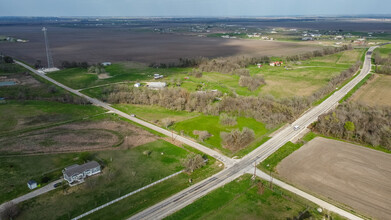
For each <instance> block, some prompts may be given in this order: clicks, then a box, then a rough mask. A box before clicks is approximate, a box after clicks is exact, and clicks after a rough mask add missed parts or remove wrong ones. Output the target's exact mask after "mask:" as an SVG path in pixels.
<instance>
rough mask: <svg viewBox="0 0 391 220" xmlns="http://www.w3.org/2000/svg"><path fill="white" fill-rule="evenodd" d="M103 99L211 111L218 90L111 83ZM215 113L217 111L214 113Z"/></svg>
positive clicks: (112, 101)
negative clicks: (144, 86) (197, 90)
mask: <svg viewBox="0 0 391 220" xmlns="http://www.w3.org/2000/svg"><path fill="white" fill-rule="evenodd" d="M102 92H103V100H105V101H108V102H110V103H128V104H143V105H158V106H161V107H165V108H168V109H172V110H186V111H189V112H193V111H197V112H203V113H211V112H212V110H211V108H212V104H213V102H214V101H215V99H216V97H218V96H221V93H219V92H194V93H190V92H188V91H187V90H186V89H182V88H166V89H162V90H159V91H156V90H151V89H148V88H134V87H133V86H129V85H113V86H110V87H107V88H105V89H104V90H103V91H102ZM216 114H217V113H216Z"/></svg>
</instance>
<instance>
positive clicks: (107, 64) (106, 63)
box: [101, 62, 111, 66]
mask: <svg viewBox="0 0 391 220" xmlns="http://www.w3.org/2000/svg"><path fill="white" fill-rule="evenodd" d="M101 64H102V66H110V65H111V62H103V63H101Z"/></svg>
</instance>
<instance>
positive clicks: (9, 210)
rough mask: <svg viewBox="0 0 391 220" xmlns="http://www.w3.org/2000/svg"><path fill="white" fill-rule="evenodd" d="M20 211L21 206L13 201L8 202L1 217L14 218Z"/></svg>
mask: <svg viewBox="0 0 391 220" xmlns="http://www.w3.org/2000/svg"><path fill="white" fill-rule="evenodd" d="M19 213H20V208H19V206H17V205H16V204H15V203H13V202H7V203H6V204H5V205H4V206H3V211H2V212H1V219H14V218H15V217H16V216H18V215H19Z"/></svg>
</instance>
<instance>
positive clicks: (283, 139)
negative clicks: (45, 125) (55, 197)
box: [17, 47, 376, 219]
mask: <svg viewBox="0 0 391 220" xmlns="http://www.w3.org/2000/svg"><path fill="white" fill-rule="evenodd" d="M375 48H376V47H371V48H370V49H369V50H368V52H367V55H366V57H365V61H364V65H363V68H362V70H361V72H360V73H359V74H358V75H357V76H356V77H355V78H354V79H353V80H351V81H350V82H349V83H347V84H346V85H345V86H344V87H343V88H341V89H340V90H338V91H337V92H335V93H334V94H333V95H332V96H330V97H329V98H327V99H326V100H325V101H323V102H322V103H321V104H319V105H318V106H316V107H314V108H312V109H311V110H309V111H307V112H306V113H305V114H303V115H302V116H301V117H300V118H299V119H297V120H296V121H295V122H294V123H292V126H288V127H286V128H285V129H283V130H281V131H280V132H279V133H277V134H276V135H274V136H273V137H272V138H271V139H270V140H268V141H267V142H265V143H264V144H262V145H261V146H259V147H258V148H257V149H255V150H254V151H252V152H251V153H249V154H248V155H246V156H244V157H243V158H242V159H241V160H233V159H231V158H228V157H226V156H224V155H222V154H220V153H218V152H216V151H214V150H211V149H209V148H207V147H205V146H203V145H201V144H198V143H196V142H194V141H191V140H189V139H186V138H184V137H181V136H179V135H176V134H172V132H170V131H167V130H165V129H162V128H160V127H158V126H155V125H153V124H150V123H148V122H145V121H142V120H140V119H138V118H135V117H131V116H130V115H128V114H126V113H124V112H121V111H119V110H117V109H114V108H112V107H111V106H110V105H109V104H107V103H104V102H102V101H99V100H97V99H94V98H91V97H88V96H86V95H84V94H82V93H80V92H79V91H77V90H74V89H71V88H69V87H67V86H65V85H63V84H61V83H59V82H57V81H55V80H53V79H51V78H50V77H47V76H46V75H45V74H42V73H39V72H38V71H36V70H34V69H33V68H31V67H29V66H27V65H25V64H23V63H21V62H17V63H18V64H19V65H22V66H24V67H25V68H27V69H29V70H30V71H32V72H34V73H35V74H38V75H39V76H41V77H43V78H45V79H46V80H48V81H50V82H52V83H54V84H56V85H58V86H60V87H62V88H64V89H66V90H68V91H70V92H72V93H74V94H76V95H78V96H81V97H84V98H86V99H88V100H89V101H90V102H91V103H93V104H94V105H97V106H101V107H103V108H105V109H107V110H109V111H112V112H114V113H116V114H118V115H121V116H122V117H124V118H127V119H129V120H132V121H134V122H136V123H138V124H141V125H143V126H145V127H148V128H150V129H153V130H155V131H158V132H160V133H162V134H165V135H167V136H173V137H174V138H175V139H176V140H178V141H181V142H183V143H185V144H188V145H190V146H192V147H194V148H196V149H198V150H200V151H202V152H204V153H207V154H209V155H211V156H213V157H214V158H216V159H218V160H220V161H222V162H223V163H224V164H225V169H224V170H223V171H221V172H219V173H217V174H215V175H213V176H212V177H210V178H208V179H205V180H203V181H201V182H199V183H197V184H195V185H193V186H191V187H188V188H186V189H185V190H183V191H181V192H179V193H177V194H175V195H173V196H171V197H170V198H168V199H166V200H164V201H162V202H160V203H158V204H156V205H154V206H152V207H150V208H148V209H146V210H144V211H142V212H140V213H137V214H136V215H134V216H132V217H131V218H130V219H162V218H164V217H166V216H168V215H170V214H172V213H174V212H176V211H178V210H180V209H182V208H184V207H185V206H187V205H188V204H190V203H192V202H193V201H195V200H196V199H198V198H200V197H202V196H204V195H206V194H207V193H209V192H211V191H212V190H214V189H216V188H218V187H220V186H223V185H224V184H226V183H228V182H230V181H233V180H234V179H236V178H238V177H239V176H241V175H243V174H244V173H247V172H251V171H253V169H254V163H256V164H258V163H260V162H261V161H263V160H264V159H266V158H267V157H268V156H270V155H271V154H272V153H274V152H275V151H276V150H278V149H279V148H280V147H281V146H283V145H284V144H285V143H287V142H288V141H291V140H292V139H294V138H295V137H296V136H298V135H300V133H301V132H304V131H305V128H306V127H307V126H308V125H310V124H311V123H313V122H315V121H316V120H317V119H318V116H319V115H321V114H323V113H326V112H328V111H329V110H331V109H333V108H335V107H336V106H337V105H338V101H339V100H340V99H342V98H343V97H344V96H345V95H346V94H347V93H348V91H350V90H351V89H352V88H353V87H354V86H355V85H356V84H357V83H358V82H360V81H361V80H362V79H363V78H364V77H365V76H366V75H367V74H368V73H369V72H370V70H371V55H372V51H373V50H374V49H375ZM296 125H298V126H299V127H300V128H299V129H296V130H294V129H293V126H296ZM280 182H281V181H280ZM285 185H287V184H285ZM287 186H289V185H287ZM289 187H291V188H293V187H292V186H289ZM294 189H295V188H294ZM296 190H297V189H296ZM307 195H308V194H307ZM303 197H304V198H306V199H309V200H311V201H313V200H314V198H312V197H310V196H306V195H304V196H303ZM315 199H316V198H315ZM320 201H321V200H320ZM322 202H323V203H325V202H324V201H322ZM317 204H319V203H317ZM327 204H328V203H327ZM328 206H329V207H334V208H333V211H334V212H336V213H338V214H340V215H342V216H345V217H347V218H349V219H360V218H358V217H356V216H354V215H352V214H350V213H348V212H346V211H344V210H341V209H339V208H337V207H335V206H332V205H331V204H328Z"/></svg>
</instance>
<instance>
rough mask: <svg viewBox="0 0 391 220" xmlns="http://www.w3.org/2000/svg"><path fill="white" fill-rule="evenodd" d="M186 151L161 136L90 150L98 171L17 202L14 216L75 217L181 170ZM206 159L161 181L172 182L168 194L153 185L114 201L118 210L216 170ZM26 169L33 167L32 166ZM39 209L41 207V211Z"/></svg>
mask: <svg viewBox="0 0 391 220" xmlns="http://www.w3.org/2000/svg"><path fill="white" fill-rule="evenodd" d="M146 151H151V154H150V155H149V156H148V155H146V154H145V153H144V152H146ZM187 154H188V151H187V150H185V149H182V148H179V147H177V146H174V145H172V144H170V143H168V142H165V141H163V140H159V141H156V142H152V143H149V144H145V145H142V146H139V147H137V148H132V149H130V150H114V151H101V152H96V153H94V157H95V158H96V160H97V161H101V162H103V163H104V164H105V165H104V169H103V173H102V174H101V175H98V176H95V177H90V178H89V179H87V180H86V182H85V183H84V184H81V185H78V186H75V187H72V188H69V189H68V190H67V191H65V192H64V191H63V189H57V190H55V191H53V192H50V193H48V194H44V195H42V196H39V197H36V198H34V199H31V200H28V201H26V202H24V203H23V204H22V205H21V207H22V213H21V215H20V216H18V218H19V219H37V218H45V219H68V218H72V217H76V216H78V215H80V214H82V213H84V212H86V211H88V210H90V209H93V208H95V207H97V206H99V205H102V204H104V203H106V202H109V201H111V200H113V199H115V198H118V197H120V196H122V195H124V194H126V193H129V192H132V191H134V190H136V189H139V188H141V187H143V186H145V185H148V184H150V183H152V182H154V181H157V180H159V179H161V178H164V177H166V176H168V175H170V174H172V173H175V172H177V171H179V170H181V169H182V168H183V167H182V165H181V159H182V158H185V157H186V155H187ZM55 156H57V155H53V157H55ZM209 159H210V160H209V162H208V165H207V166H205V167H204V168H202V169H200V170H197V171H196V172H194V173H193V174H192V175H190V176H188V175H187V174H182V175H181V176H178V177H176V179H173V180H171V181H168V182H163V183H162V185H164V186H165V187H167V185H165V184H167V183H170V184H175V185H170V187H171V188H172V189H168V190H167V191H168V192H167V193H168V194H165V193H163V194H162V195H157V192H156V191H155V190H156V189H159V190H160V189H161V188H160V187H161V186H157V187H156V188H155V187H153V188H151V189H149V190H148V191H145V192H142V195H144V196H145V197H144V198H143V199H141V200H139V201H137V200H138V199H140V197H139V196H140V194H136V195H135V196H136V197H133V196H132V197H129V198H128V199H126V200H124V201H121V202H119V203H118V204H116V205H119V206H121V207H122V210H118V211H119V212H124V213H127V215H130V214H131V213H133V212H134V211H135V210H139V209H141V208H145V206H147V205H151V204H152V203H153V202H155V201H156V200H157V199H163V198H165V196H168V195H169V193H170V192H176V190H178V189H179V190H180V189H181V188H185V187H187V186H188V184H189V183H188V178H193V179H195V180H198V181H199V180H200V179H202V178H205V176H207V175H210V174H211V173H214V172H216V171H217V170H218V169H219V168H218V167H217V165H215V164H214V162H215V160H213V159H211V158H209ZM26 161H27V160H26ZM30 169H33V167H31V168H30ZM144 193H147V194H144ZM134 198H137V200H136V201H137V202H135V203H127V202H126V201H127V200H131V201H135V200H134ZM111 208H112V207H109V208H106V209H103V210H101V211H100V212H99V213H100V214H99V215H100V217H99V219H102V215H103V216H105V215H106V217H105V218H104V219H111V217H112V216H111V212H112V209H111ZM42 209H45V212H44V213H43V212H42Z"/></svg>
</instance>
